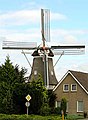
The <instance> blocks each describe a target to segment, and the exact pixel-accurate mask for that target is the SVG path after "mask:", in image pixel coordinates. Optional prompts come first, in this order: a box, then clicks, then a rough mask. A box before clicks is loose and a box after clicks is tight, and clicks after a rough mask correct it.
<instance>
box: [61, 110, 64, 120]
mask: <svg viewBox="0 0 88 120" xmlns="http://www.w3.org/2000/svg"><path fill="white" fill-rule="evenodd" d="M61 113H62V120H64V111H63V110H62V111H61Z"/></svg>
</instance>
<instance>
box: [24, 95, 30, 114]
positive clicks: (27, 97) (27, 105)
mask: <svg viewBox="0 0 88 120" xmlns="http://www.w3.org/2000/svg"><path fill="white" fill-rule="evenodd" d="M25 98H26V100H27V102H26V103H25V105H26V107H27V115H28V108H29V106H30V102H29V101H30V100H31V96H30V95H29V94H28V95H27V96H26V97H25Z"/></svg>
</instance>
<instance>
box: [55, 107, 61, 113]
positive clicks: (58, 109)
mask: <svg viewBox="0 0 88 120" xmlns="http://www.w3.org/2000/svg"><path fill="white" fill-rule="evenodd" d="M54 114H57V115H60V114H61V109H60V107H57V108H55V109H54Z"/></svg>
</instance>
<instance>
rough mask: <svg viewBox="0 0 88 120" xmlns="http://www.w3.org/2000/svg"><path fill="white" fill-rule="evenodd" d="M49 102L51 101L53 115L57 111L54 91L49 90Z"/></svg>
mask: <svg viewBox="0 0 88 120" xmlns="http://www.w3.org/2000/svg"><path fill="white" fill-rule="evenodd" d="M48 100H49V107H50V108H51V113H53V112H54V109H55V100H56V94H54V92H53V91H52V90H48Z"/></svg>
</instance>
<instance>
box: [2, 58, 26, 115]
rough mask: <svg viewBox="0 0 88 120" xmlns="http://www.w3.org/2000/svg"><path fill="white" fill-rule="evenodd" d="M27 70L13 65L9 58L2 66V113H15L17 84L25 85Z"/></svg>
mask: <svg viewBox="0 0 88 120" xmlns="http://www.w3.org/2000/svg"><path fill="white" fill-rule="evenodd" d="M25 73H26V69H23V68H21V70H19V66H18V65H16V66H15V67H14V66H13V65H12V63H11V61H10V59H9V56H7V57H6V60H5V63H4V64H2V66H0V97H1V99H0V112H1V113H13V112H14V106H15V105H14V102H13V91H14V89H15V88H16V87H15V86H16V85H17V83H23V82H24V80H25V77H24V75H25Z"/></svg>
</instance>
